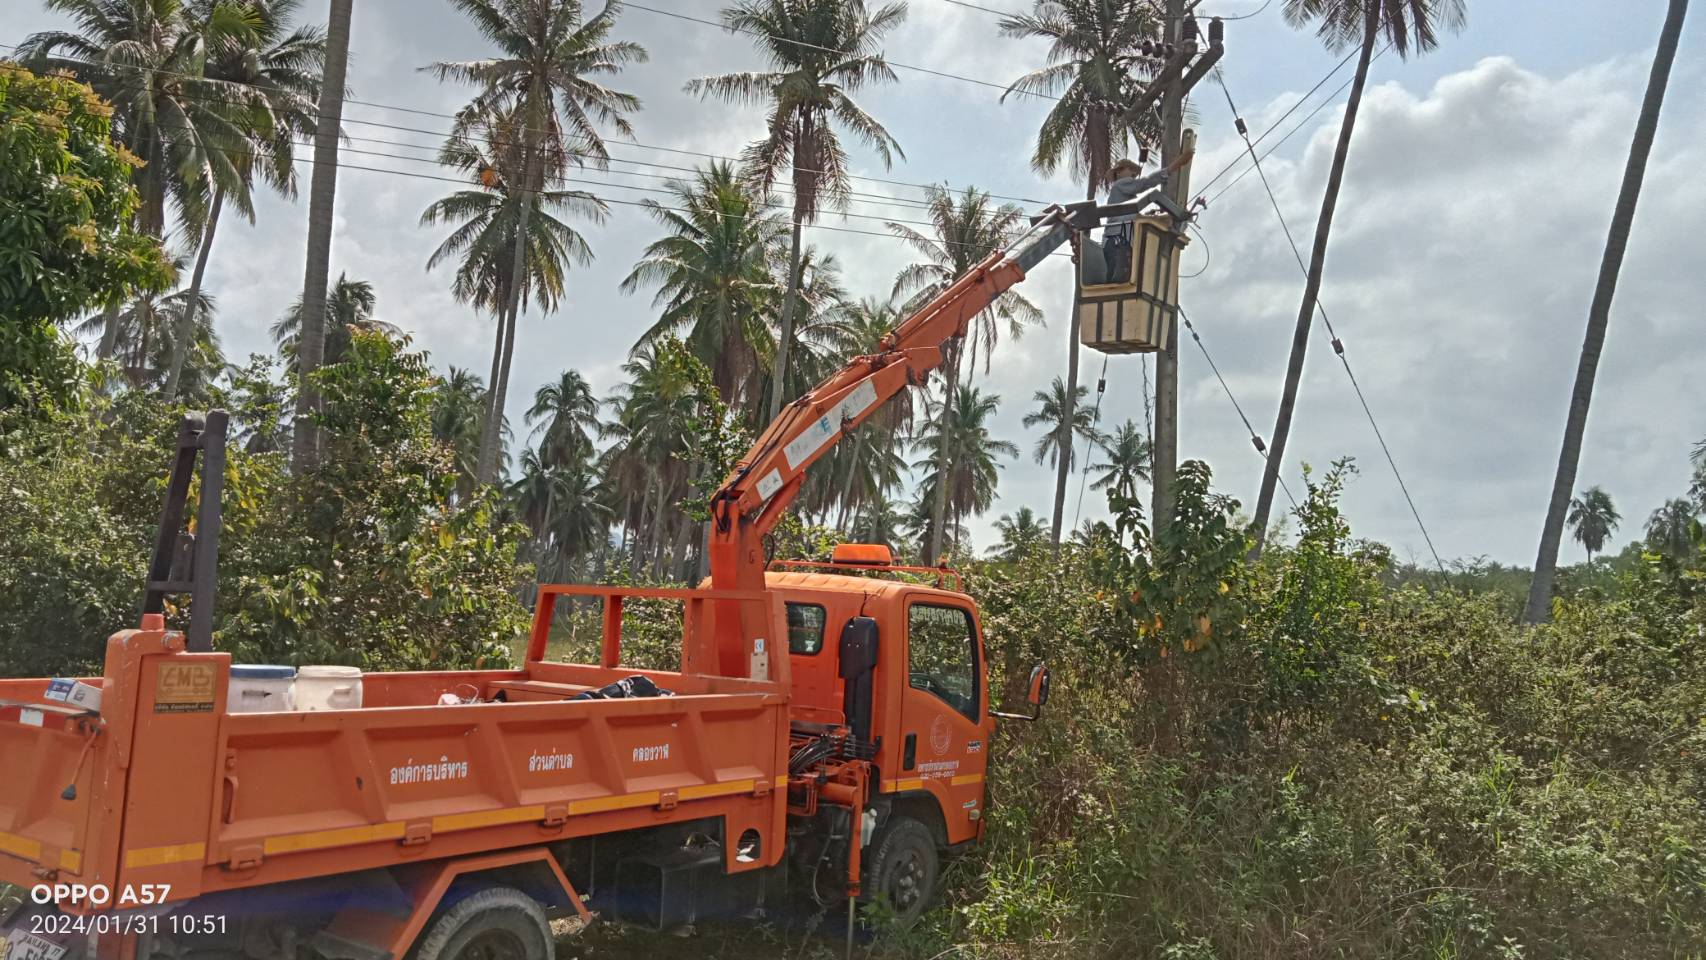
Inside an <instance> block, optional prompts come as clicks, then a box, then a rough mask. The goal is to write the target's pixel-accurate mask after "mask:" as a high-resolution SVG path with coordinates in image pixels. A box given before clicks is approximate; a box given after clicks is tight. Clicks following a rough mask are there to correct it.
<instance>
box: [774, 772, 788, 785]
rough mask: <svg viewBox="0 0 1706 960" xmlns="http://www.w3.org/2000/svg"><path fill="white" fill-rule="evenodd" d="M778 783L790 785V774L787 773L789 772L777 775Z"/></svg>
mask: <svg viewBox="0 0 1706 960" xmlns="http://www.w3.org/2000/svg"><path fill="white" fill-rule="evenodd" d="M776 785H777V786H778V787H785V786H787V785H788V775H787V774H785V773H784V774H782V775H781V776H779V777H777V778H776Z"/></svg>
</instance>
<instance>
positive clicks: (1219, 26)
mask: <svg viewBox="0 0 1706 960" xmlns="http://www.w3.org/2000/svg"><path fill="white" fill-rule="evenodd" d="M1225 41H1226V23H1225V21H1223V20H1221V19H1220V18H1219V17H1215V18H1214V19H1213V20H1210V21H1209V22H1208V45H1209V46H1211V47H1218V46H1220V45H1221V44H1222V43H1224V42H1225Z"/></svg>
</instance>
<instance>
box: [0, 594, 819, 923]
mask: <svg viewBox="0 0 1706 960" xmlns="http://www.w3.org/2000/svg"><path fill="white" fill-rule="evenodd" d="M563 594H574V595H577V596H582V597H594V598H598V599H600V600H601V601H602V602H604V603H605V604H606V605H607V606H606V609H610V608H614V609H615V610H616V611H617V615H616V616H615V617H613V618H610V619H608V620H607V626H608V627H609V636H608V639H607V641H606V643H605V653H606V656H605V658H604V659H605V663H602V664H600V665H584V664H568V663H550V662H545V661H544V660H543V655H544V646H545V645H544V640H545V639H546V638H547V634H548V631H549V628H550V625H551V622H552V621H551V613H552V607H553V604H554V601H555V598H556V597H557V596H559V595H563ZM634 596H642V597H647V598H661V599H674V600H679V601H681V602H682V603H683V604H684V607H685V611H684V612H685V615H686V619H687V621H688V622H687V623H686V625H685V630H686V631H687V632H688V633H689V634H692V633H693V632H694V631H695V625H694V622H693V621H694V618H698V617H710V616H716V615H718V611H719V609H720V608H732V607H734V606H735V605H738V604H763V605H764V606H765V608H766V609H765V615H766V617H767V618H769V619H770V620H771V622H772V623H773V624H775V625H776V628H775V630H774V631H773V633H772V635H773V636H785V633H783V632H782V626H781V624H782V623H783V621H782V619H781V607H780V603H779V601H777V600H776V599H775V597H774V595H771V594H763V593H740V592H734V591H724V592H712V591H658V590H625V589H623V588H611V587H601V588H588V587H546V588H543V592H542V596H541V602H540V603H539V605H538V611H537V612H536V630H535V634H534V638H533V643H532V644H531V646H530V650H529V654H530V657H529V662H528V663H527V664H526V666H525V668H523V669H521V670H508V671H468V672H442V673H399V674H370V675H368V676H367V677H366V678H365V693H364V696H365V703H364V706H363V707H362V708H360V709H354V710H335V711H326V712H317V713H252V714H241V713H230V712H228V711H227V709H226V691H227V687H228V685H229V670H230V657H229V656H228V655H226V654H220V653H189V652H186V651H185V650H184V649H183V646H184V644H183V638H182V636H181V635H180V634H178V633H175V632H169V631H166V630H164V629H163V627H162V626H161V624H160V622H159V618H158V617H153V616H151V617H149V618H148V622H147V624H146V625H147V626H148V627H149V629H143V630H127V631H122V632H120V633H119V634H116V635H115V636H114V637H113V638H112V639H111V640H110V641H109V643H108V651H107V661H106V669H105V671H104V674H105V675H104V677H103V678H102V683H103V686H104V695H103V700H102V704H101V709H100V712H99V713H98V714H86V713H79V712H77V711H74V710H69V709H65V708H60V709H55V708H54V707H53V705H51V704H48V703H45V702H44V701H43V700H42V692H43V689H44V688H45V685H46V682H47V681H45V680H4V681H0V703H4V704H6V705H3V706H0V880H4V881H7V882H11V883H15V884H19V885H21V886H25V887H30V886H33V885H36V884H41V883H64V884H83V885H87V886H91V887H94V886H99V887H102V888H104V889H106V890H108V891H112V892H113V894H112V896H113V898H114V899H115V901H116V899H117V897H119V896H121V895H123V894H124V893H127V892H128V893H130V894H131V895H132V896H135V897H146V896H150V895H151V894H150V891H160V893H159V896H160V897H161V898H162V899H163V900H164V902H167V903H175V902H178V901H182V900H187V899H191V898H194V897H196V896H200V895H202V894H208V893H215V892H219V891H226V890H234V889H241V888H249V887H257V886H260V885H264V884H272V883H277V882H281V881H288V880H298V879H303V878H311V877H323V876H329V875H336V874H345V873H354V872H357V871H363V870H370V869H374V868H393V867H398V866H402V865H408V864H417V863H421V862H423V861H431V860H437V859H441V858H458V857H468V856H473V855H477V854H478V855H484V854H490V853H492V852H494V851H503V850H509V849H520V848H527V847H539V846H541V845H544V844H550V843H555V842H557V841H561V840H567V839H570V838H574V837H582V836H589V835H596V834H604V833H611V832H616V831H622V830H629V829H633V828H637V827H646V826H654V825H658V824H662V823H669V822H673V821H685V820H697V819H701V818H721V819H722V820H723V822H724V825H725V831H726V835H727V836H728V837H730V838H734V837H741V836H751V837H753V838H754V839H755V840H756V841H757V842H756V843H753V844H749V845H745V847H744V848H745V849H747V850H756V851H761V853H760V854H759V855H757V856H743V855H742V853H741V850H742V846H741V845H737V844H735V843H732V842H731V843H728V844H726V857H727V862H726V864H725V867H726V869H727V870H728V871H729V872H731V873H734V872H740V871H744V870H750V869H756V868H759V867H763V866H770V865H773V864H774V863H775V862H776V861H777V860H778V859H779V858H780V856H781V854H782V850H783V848H784V845H785V844H784V842H783V838H784V833H785V819H786V793H787V791H786V786H787V774H788V766H787V764H788V757H787V747H788V693H787V691H788V687H787V676H786V671H787V657H786V656H785V655H784V656H780V657H777V658H775V659H772V660H771V661H770V667H771V669H770V670H769V673H768V675H767V676H763V677H760V678H758V679H749V678H743V677H727V676H717V675H714V674H711V673H706V672H696V671H695V669H694V664H693V662H692V661H693V651H692V649H691V648H690V647H688V648H684V654H683V659H684V661H687V662H686V664H685V666H686V667H687V669H685V670H683V671H680V672H670V671H638V670H628V669H621V668H619V666H618V663H619V653H620V626H621V620H620V609H621V603H622V600H623V599H624V598H625V597H634ZM726 615H733V614H732V612H731V613H728V614H726ZM640 673H643V674H644V675H646V676H648V677H650V678H651V679H652V680H653V681H654V682H655V683H656V684H657V685H658V686H659V687H661V688H665V689H668V690H670V691H672V693H673V694H674V695H673V696H667V697H652V698H634V699H591V700H587V699H583V700H573V699H570V698H571V697H574V696H576V695H577V694H581V693H584V692H586V691H589V690H594V689H597V688H599V687H602V686H604V685H605V684H608V683H611V682H612V681H614V680H618V679H621V678H623V677H630V676H634V675H635V674H640ZM470 691H473V692H475V693H477V694H478V699H479V700H481V701H485V702H480V703H470V704H460V705H448V706H446V705H439V703H438V699H439V697H440V695H442V694H443V693H446V692H453V693H459V694H460V695H462V696H467V695H468V694H469V693H470ZM494 701H499V702H494ZM21 704H31V705H29V706H25V705H21ZM60 905H61V907H62V908H63V909H68V910H72V911H74V912H93V911H99V910H102V909H109V910H110V909H119V908H121V907H124V906H137V905H138V904H135V903H132V904H119V903H117V902H112V903H106V904H101V903H94V902H90V901H88V900H84V901H82V902H78V903H64V902H62V903H61V904H60Z"/></svg>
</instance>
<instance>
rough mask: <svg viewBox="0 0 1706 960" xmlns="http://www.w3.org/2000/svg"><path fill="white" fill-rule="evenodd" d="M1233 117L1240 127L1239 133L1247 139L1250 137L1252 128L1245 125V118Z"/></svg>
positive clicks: (1236, 124)
mask: <svg viewBox="0 0 1706 960" xmlns="http://www.w3.org/2000/svg"><path fill="white" fill-rule="evenodd" d="M1232 119H1233V125H1234V126H1236V127H1237V128H1238V135H1239V136H1240V137H1243V138H1244V139H1246V140H1248V139H1250V128H1249V127H1247V126H1245V125H1244V118H1243V117H1233V118H1232Z"/></svg>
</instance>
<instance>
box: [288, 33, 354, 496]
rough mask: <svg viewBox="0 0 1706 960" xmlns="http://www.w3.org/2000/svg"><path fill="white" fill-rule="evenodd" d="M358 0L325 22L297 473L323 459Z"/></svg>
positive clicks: (294, 450) (305, 282) (300, 338)
mask: <svg viewBox="0 0 1706 960" xmlns="http://www.w3.org/2000/svg"><path fill="white" fill-rule="evenodd" d="M354 6H355V0H331V11H330V13H329V14H328V15H327V20H326V68H325V74H324V77H323V79H322V81H321V86H320V119H319V122H318V123H317V124H316V126H315V128H314V173H313V179H312V181H311V185H310V188H309V196H308V263H307V267H306V269H305V270H304V271H303V279H302V329H301V330H300V331H298V334H297V345H296V359H297V370H298V378H297V386H296V416H295V419H294V421H293V423H294V426H295V430H294V436H293V437H292V441H291V462H292V463H293V464H294V465H295V468H296V472H298V473H304V472H307V471H309V470H312V469H314V467H315V466H317V465H318V464H319V460H320V431H319V430H317V429H315V426H314V420H313V414H314V413H315V411H317V410H319V408H320V391H319V390H318V389H317V388H316V387H315V386H314V378H313V374H314V371H316V370H318V369H319V368H320V361H321V360H322V359H324V357H325V351H326V284H327V281H328V280H329V279H330V274H331V269H332V216H333V213H334V207H335V200H336V197H337V190H338V134H339V132H340V130H339V127H340V126H341V125H342V123H343V113H344V81H345V75H346V74H347V73H348V70H349V33H350V17H351V15H352V13H353V8H354Z"/></svg>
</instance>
